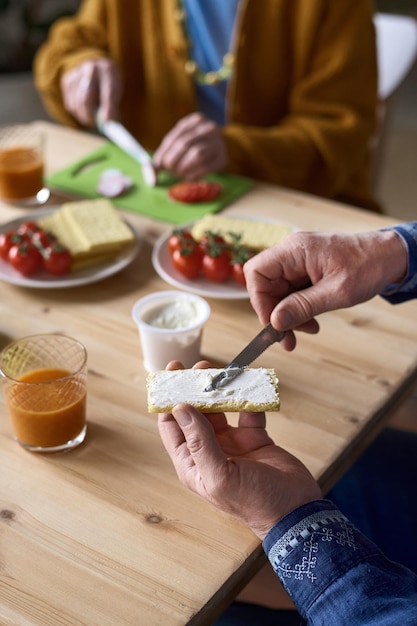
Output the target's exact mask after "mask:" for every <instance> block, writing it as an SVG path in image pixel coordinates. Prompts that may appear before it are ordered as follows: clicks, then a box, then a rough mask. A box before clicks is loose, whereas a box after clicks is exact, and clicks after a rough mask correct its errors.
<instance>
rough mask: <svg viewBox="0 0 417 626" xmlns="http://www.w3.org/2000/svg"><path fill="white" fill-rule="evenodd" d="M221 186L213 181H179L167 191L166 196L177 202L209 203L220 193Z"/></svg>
mask: <svg viewBox="0 0 417 626" xmlns="http://www.w3.org/2000/svg"><path fill="white" fill-rule="evenodd" d="M222 189H223V187H222V185H220V183H216V182H214V181H208V180H197V181H181V182H180V183H176V184H175V185H172V187H170V188H169V189H168V196H169V197H170V198H171V200H176V201H177V202H186V203H193V202H209V201H210V200H214V199H215V198H217V196H219V195H220V193H221V192H222Z"/></svg>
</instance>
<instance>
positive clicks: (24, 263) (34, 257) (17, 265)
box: [8, 241, 42, 276]
mask: <svg viewBox="0 0 417 626" xmlns="http://www.w3.org/2000/svg"><path fill="white" fill-rule="evenodd" d="M8 260H9V263H10V265H11V266H12V267H13V268H14V269H15V270H17V271H18V272H19V273H20V274H23V275H24V276H31V275H32V274H34V273H35V272H37V271H38V270H39V269H40V268H41V267H42V255H41V253H40V252H39V250H38V249H37V247H36V246H34V245H33V243H31V242H30V241H23V242H21V243H18V244H15V245H13V246H12V247H11V248H10V250H9V255H8Z"/></svg>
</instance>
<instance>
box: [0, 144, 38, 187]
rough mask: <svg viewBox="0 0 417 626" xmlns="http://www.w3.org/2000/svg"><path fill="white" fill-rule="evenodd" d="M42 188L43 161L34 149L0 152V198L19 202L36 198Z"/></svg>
mask: <svg viewBox="0 0 417 626" xmlns="http://www.w3.org/2000/svg"><path fill="white" fill-rule="evenodd" d="M42 186H43V160H42V156H41V154H40V152H39V150H37V149H36V148H30V147H27V148H26V147H24V146H22V147H19V146H16V147H13V148H4V149H1V150H0V196H1V197H2V198H4V199H6V200H21V199H25V198H32V197H34V196H36V194H37V193H38V191H40V189H42Z"/></svg>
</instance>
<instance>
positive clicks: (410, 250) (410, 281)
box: [380, 222, 417, 304]
mask: <svg viewBox="0 0 417 626" xmlns="http://www.w3.org/2000/svg"><path fill="white" fill-rule="evenodd" d="M382 230H393V231H395V232H396V233H397V234H398V235H399V236H400V237H401V239H402V240H403V242H404V244H405V246H406V249H407V255H408V270H407V275H406V276H405V278H404V280H403V281H401V283H396V284H392V285H387V287H386V288H385V289H384V291H382V292H381V294H380V295H381V296H382V297H383V298H385V299H386V300H388V301H389V302H391V303H392V304H397V303H400V302H404V301H405V300H410V299H411V298H413V297H415V296H416V295H417V222H409V223H405V224H398V225H397V226H393V227H391V228H383V229H382Z"/></svg>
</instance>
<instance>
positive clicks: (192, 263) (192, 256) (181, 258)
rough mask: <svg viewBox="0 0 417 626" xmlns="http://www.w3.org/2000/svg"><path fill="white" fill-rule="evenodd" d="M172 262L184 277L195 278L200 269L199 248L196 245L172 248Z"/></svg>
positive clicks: (200, 256)
mask: <svg viewBox="0 0 417 626" xmlns="http://www.w3.org/2000/svg"><path fill="white" fill-rule="evenodd" d="M172 263H173V265H174V267H175V269H176V270H177V271H178V272H179V273H180V274H182V275H183V276H185V277H186V278H189V279H191V280H192V279H194V278H197V276H198V275H199V274H200V271H201V263H202V254H201V250H200V248H199V247H198V246H197V245H196V246H190V247H188V248H182V249H181V250H179V249H177V250H174V252H173V253H172Z"/></svg>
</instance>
